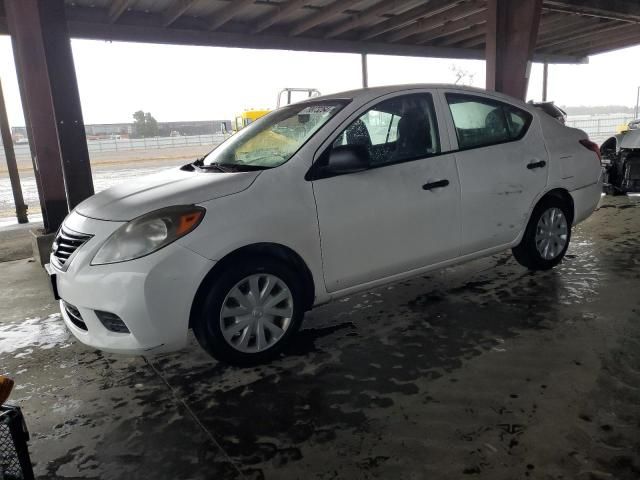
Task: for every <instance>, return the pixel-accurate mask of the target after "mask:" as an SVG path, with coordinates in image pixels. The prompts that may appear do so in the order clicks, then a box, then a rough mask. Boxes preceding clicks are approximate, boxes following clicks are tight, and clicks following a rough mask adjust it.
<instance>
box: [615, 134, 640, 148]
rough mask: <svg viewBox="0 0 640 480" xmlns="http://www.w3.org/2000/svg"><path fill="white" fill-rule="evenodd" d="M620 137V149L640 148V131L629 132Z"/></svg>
mask: <svg viewBox="0 0 640 480" xmlns="http://www.w3.org/2000/svg"><path fill="white" fill-rule="evenodd" d="M620 137H621V138H619V140H618V141H619V142H620V148H629V149H635V148H640V129H634V130H627V131H626V132H624V133H623V134H622V135H620Z"/></svg>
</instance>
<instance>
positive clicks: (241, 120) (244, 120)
mask: <svg viewBox="0 0 640 480" xmlns="http://www.w3.org/2000/svg"><path fill="white" fill-rule="evenodd" d="M270 111H271V110H245V111H244V112H242V113H241V114H240V115H238V116H236V118H235V119H234V122H233V131H234V132H237V131H239V130H242V129H243V128H244V127H246V126H248V125H251V124H252V123H253V122H255V121H256V120H257V119H259V118H260V117H264V116H265V115H266V114H267V113H269V112H270Z"/></svg>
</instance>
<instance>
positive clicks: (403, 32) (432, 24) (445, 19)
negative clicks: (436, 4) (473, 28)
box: [385, 0, 484, 42]
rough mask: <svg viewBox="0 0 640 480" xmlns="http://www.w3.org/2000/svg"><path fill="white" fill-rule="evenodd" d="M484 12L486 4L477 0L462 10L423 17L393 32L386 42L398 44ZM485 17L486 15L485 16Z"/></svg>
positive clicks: (449, 10)
mask: <svg viewBox="0 0 640 480" xmlns="http://www.w3.org/2000/svg"><path fill="white" fill-rule="evenodd" d="M483 10H484V2H482V1H480V0H477V1H474V2H471V3H469V4H464V5H463V6H460V8H450V9H448V10H445V11H443V12H441V13H439V14H436V15H430V16H428V17H423V18H421V19H420V20H418V21H417V22H416V23H414V24H412V25H410V26H407V27H406V28H402V29H399V30H396V31H395V32H392V33H391V35H389V37H388V38H387V39H385V40H389V41H390V42H397V41H398V40H401V39H403V38H407V37H410V36H411V35H415V34H418V33H422V32H426V31H429V30H433V29H434V28H436V27H437V26H444V25H447V24H449V23H453V22H455V21H457V20H461V19H465V18H468V17H469V16H470V15H472V14H474V13H477V12H482V11H483ZM483 16H484V14H483Z"/></svg>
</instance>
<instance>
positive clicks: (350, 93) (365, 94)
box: [304, 83, 528, 110]
mask: <svg viewBox="0 0 640 480" xmlns="http://www.w3.org/2000/svg"><path fill="white" fill-rule="evenodd" d="M418 89H420V90H422V89H431V90H433V89H444V90H449V89H450V90H458V91H464V92H468V93H470V94H481V95H488V96H490V97H493V98H496V99H500V100H503V101H506V102H508V103H511V104H517V105H519V106H522V107H525V109H527V110H528V108H527V104H526V103H525V102H523V101H522V100H520V99H517V98H514V97H510V96H508V95H505V94H502V93H498V92H493V91H487V90H485V89H483V88H477V87H469V86H466V85H455V84H448V83H412V84H404V85H385V86H380V87H368V88H358V89H354V90H346V91H343V92H337V93H332V94H329V95H322V96H320V97H314V98H311V99H308V100H304V101H311V102H312V101H314V100H333V99H349V100H359V101H364V102H366V101H369V100H373V99H375V98H378V97H381V96H383V95H387V94H390V93H397V92H404V91H411V90H418Z"/></svg>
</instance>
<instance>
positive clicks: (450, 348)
mask: <svg viewBox="0 0 640 480" xmlns="http://www.w3.org/2000/svg"><path fill="white" fill-rule="evenodd" d="M639 232H640V199H637V198H636V199H633V198H626V197H621V198H611V197H606V198H604V199H603V202H602V206H601V208H600V209H599V210H598V211H597V212H596V213H595V214H594V215H593V216H592V217H591V218H590V219H589V220H587V221H586V222H584V223H583V224H581V225H579V226H578V227H577V228H576V229H575V231H574V237H573V240H572V244H571V247H570V249H569V252H568V255H567V258H566V260H565V261H564V262H563V263H562V265H561V266H559V267H558V268H556V269H554V270H553V271H549V272H544V273H535V274H533V273H528V272H527V271H525V270H524V269H523V268H521V267H520V266H519V265H517V264H516V263H515V261H514V260H513V259H512V258H511V256H510V255H509V254H507V253H505V254H501V255H496V256H493V257H490V258H488V259H483V260H479V261H475V262H472V263H469V264H466V265H464V266H460V267H456V268H450V269H447V270H444V271H441V272H437V273H433V274H431V275H427V276H424V277H422V278H418V279H415V280H412V281H407V282H403V283H402V284H397V285H394V286H389V287H385V288H380V289H377V290H375V291H373V292H370V293H367V294H364V295H358V296H354V297H352V298H349V299H346V300H343V301H340V302H337V303H335V304H331V305H328V306H325V307H322V308H319V309H317V310H314V311H313V312H310V313H309V314H308V317H307V321H306V324H305V325H306V328H305V330H303V331H302V332H301V333H300V335H299V339H298V342H297V343H296V345H295V346H293V347H292V348H291V349H290V350H289V352H288V355H287V356H286V357H285V358H282V359H280V360H277V361H275V362H273V363H271V364H269V365H265V366H261V367H256V368H249V369H238V368H230V367H227V366H224V365H220V364H217V363H216V362H215V361H213V360H211V359H210V358H208V357H207V356H206V355H205V354H204V353H203V352H202V351H201V350H200V349H199V348H198V346H197V345H196V344H195V342H192V343H191V345H190V346H189V347H188V348H187V349H186V350H184V351H182V352H179V353H176V354H172V355H167V356H162V357H158V358H145V357H135V358H127V357H121V356H114V355H108V354H104V353H100V352H97V351H93V350H90V349H87V348H85V347H83V346H82V345H80V344H79V343H78V342H76V341H75V340H74V339H73V338H72V337H71V336H70V335H69V334H68V333H67V331H66V330H65V328H64V326H63V325H62V322H61V320H60V316H59V314H58V311H57V307H56V305H55V304H54V302H53V300H52V298H51V297H50V296H49V293H48V290H47V279H46V277H45V274H44V272H43V271H42V270H41V269H40V268H39V267H37V266H36V265H35V264H34V263H32V262H29V260H19V261H13V262H6V263H2V264H0V311H1V313H2V314H1V315H0V372H1V373H5V374H9V375H11V376H12V377H14V378H15V379H16V381H17V385H18V387H17V390H16V391H15V392H14V394H13V396H12V401H13V403H16V404H18V405H20V406H21V407H22V408H23V411H24V413H25V415H26V418H27V423H28V426H29V429H30V431H31V434H32V441H31V447H30V448H31V456H32V460H33V462H34V464H35V471H36V474H37V475H38V477H39V478H69V479H79V478H100V479H124V478H132V479H133V478H135V479H137V478H153V479H158V480H160V479H213V478H215V479H227V478H246V479H261V478H267V479H299V478H302V479H305V480H310V479H373V478H385V479H438V480H440V479H461V478H480V479H491V480H500V479H505V480H506V479H515V478H518V479H522V478H531V479H585V480H587V479H616V480H625V479H638V478H640V235H639Z"/></svg>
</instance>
